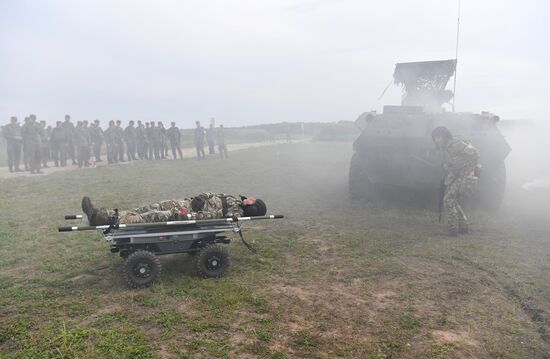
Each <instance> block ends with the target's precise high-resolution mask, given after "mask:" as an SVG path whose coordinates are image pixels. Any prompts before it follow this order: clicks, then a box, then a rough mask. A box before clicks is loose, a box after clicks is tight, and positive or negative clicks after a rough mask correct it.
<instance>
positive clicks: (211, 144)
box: [206, 123, 216, 155]
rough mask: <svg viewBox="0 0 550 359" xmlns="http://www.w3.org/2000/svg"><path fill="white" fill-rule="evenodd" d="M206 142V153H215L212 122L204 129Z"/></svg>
mask: <svg viewBox="0 0 550 359" xmlns="http://www.w3.org/2000/svg"><path fill="white" fill-rule="evenodd" d="M206 142H208V154H209V155H215V154H216V133H215V129H214V124H212V123H211V124H210V127H209V128H208V130H206Z"/></svg>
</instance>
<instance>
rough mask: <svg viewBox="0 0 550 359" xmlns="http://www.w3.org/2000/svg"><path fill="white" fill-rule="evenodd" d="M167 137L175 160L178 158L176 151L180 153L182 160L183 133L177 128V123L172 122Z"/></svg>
mask: <svg viewBox="0 0 550 359" xmlns="http://www.w3.org/2000/svg"><path fill="white" fill-rule="evenodd" d="M166 136H167V137H168V140H169V141H170V147H171V148H172V156H174V159H176V158H178V156H176V150H177V151H178V152H177V153H179V155H180V158H183V155H182V153H181V132H180V129H179V128H177V127H176V123H175V122H172V124H171V127H170V128H169V129H168V131H167V132H166Z"/></svg>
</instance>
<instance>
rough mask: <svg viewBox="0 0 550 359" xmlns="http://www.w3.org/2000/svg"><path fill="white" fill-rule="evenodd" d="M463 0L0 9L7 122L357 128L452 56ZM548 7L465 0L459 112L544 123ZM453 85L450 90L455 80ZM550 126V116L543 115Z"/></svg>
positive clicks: (11, 3) (2, 114) (108, 0)
mask: <svg viewBox="0 0 550 359" xmlns="http://www.w3.org/2000/svg"><path fill="white" fill-rule="evenodd" d="M457 8H458V1H455V0H453V1H451V0H385V1H368V0H340V1H338V0H303V1H290V0H278V1H266V0H262V1H258V0H250V1H229V0H227V1H221V0H220V1H207V0H201V1H176V0H174V1H169V0H165V1H159V0H157V1H152V0H151V1H136V0H128V1H114V0H89V1H87V0H86V1H84V0H82V1H79V0H71V1H69V0H51V1H50V0H43V1H39V0H35V1H24V0H0V122H2V123H5V122H7V121H8V120H9V116H12V115H16V116H18V117H19V118H20V120H22V118H23V117H24V116H25V115H27V114H29V113H36V114H37V115H38V118H39V119H43V120H46V121H47V122H48V123H53V122H54V121H55V120H59V119H62V117H63V115H64V114H65V113H69V114H71V115H72V117H73V119H74V120H81V119H87V120H93V119H96V118H98V119H100V120H102V122H103V124H104V125H105V124H106V121H108V120H111V119H115V120H116V119H120V120H122V121H123V122H124V123H125V122H126V121H127V120H130V119H134V120H162V121H166V122H169V121H172V120H175V121H176V122H178V124H179V125H180V126H183V127H191V126H192V125H193V122H194V121H195V120H202V121H205V122H206V121H208V119H209V118H210V117H215V118H216V119H217V121H218V122H222V123H225V124H226V125H229V126H235V125H247V124H256V123H269V122H280V121H339V120H354V119H355V118H356V117H357V116H358V115H359V114H360V113H361V112H364V111H368V110H371V109H377V110H378V111H381V109H382V106H383V105H384V104H398V103H399V101H400V96H401V90H400V89H399V88H397V87H392V88H390V89H389V90H388V92H387V93H386V95H385V96H384V97H383V98H382V99H381V100H379V99H378V98H379V96H380V94H381V93H382V91H383V90H384V88H385V87H386V85H387V84H388V83H389V82H390V81H391V80H392V74H393V70H394V64H395V63H396V62H405V61H422V60H438V59H450V58H454V54H455V44H456V43H455V38H456V17H457ZM549 13H550V2H549V1H546V0H539V1H536V0H523V1H519V0H477V1H474V0H462V9H461V29H460V48H459V59H458V77H457V98H456V109H457V110H458V111H474V112H479V111H482V110H487V111H491V112H494V113H497V114H499V115H500V116H501V117H502V118H504V119H545V118H544V117H547V116H545V114H546V113H548V112H549V110H548V106H547V103H548V96H549V94H550V71H549V70H548V68H547V66H548V65H549V64H550V46H549V45H548V36H549V35H550V25H549V22H548V21H547V17H548V14H549ZM448 88H452V81H451V82H450V84H449V86H448ZM549 121H550V120H549Z"/></svg>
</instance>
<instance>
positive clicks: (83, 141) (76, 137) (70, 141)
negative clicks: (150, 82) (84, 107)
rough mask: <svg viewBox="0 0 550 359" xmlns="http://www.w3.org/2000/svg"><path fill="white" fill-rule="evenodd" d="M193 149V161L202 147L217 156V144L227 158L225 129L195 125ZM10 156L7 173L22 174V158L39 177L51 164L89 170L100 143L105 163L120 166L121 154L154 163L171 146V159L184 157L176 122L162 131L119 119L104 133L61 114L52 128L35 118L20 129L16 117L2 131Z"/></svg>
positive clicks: (151, 124) (154, 124)
mask: <svg viewBox="0 0 550 359" xmlns="http://www.w3.org/2000/svg"><path fill="white" fill-rule="evenodd" d="M196 125H197V127H196V129H195V146H196V149H197V159H199V160H201V159H204V158H205V157H206V156H205V152H204V146H205V143H207V144H208V146H209V153H210V154H215V145H216V144H217V145H218V150H219V153H220V156H221V157H222V158H224V157H225V158H227V148H226V145H225V134H224V129H223V125H220V126H219V127H218V128H217V129H215V128H214V125H210V128H209V129H208V130H205V129H204V128H203V127H202V126H201V125H200V122H199V121H197V122H196ZM2 134H3V136H4V137H5V139H6V144H7V152H8V166H9V170H10V172H22V171H23V169H21V168H20V164H21V154H22V155H23V156H22V157H23V164H24V170H25V171H30V172H31V173H33V174H34V173H42V172H41V169H42V168H48V161H50V160H52V161H53V162H54V165H55V166H56V167H59V166H61V167H65V166H67V160H69V159H70V160H71V161H72V164H73V165H78V167H88V166H90V165H91V162H92V158H93V159H95V161H96V162H101V161H102V159H101V155H102V148H103V144H105V146H106V154H107V161H108V163H118V162H124V154H125V153H126V158H127V160H128V161H133V160H137V159H140V160H153V159H156V160H158V159H166V158H168V151H169V148H170V149H171V151H172V158H173V159H177V155H179V157H180V158H183V154H182V151H181V132H180V130H179V128H178V127H176V123H175V122H172V123H171V127H169V128H168V129H166V128H165V127H164V124H163V123H162V122H161V121H158V122H155V121H151V122H145V124H143V123H142V121H137V126H136V125H135V122H134V121H130V122H129V123H128V126H127V127H126V128H122V127H121V121H120V120H119V121H116V122H115V121H109V127H108V128H107V129H105V130H103V129H102V128H101V126H100V121H99V120H95V121H94V122H92V123H88V121H78V122H77V123H76V126H75V125H74V124H73V123H72V122H71V117H70V116H69V115H65V121H64V122H62V121H57V122H56V126H55V127H53V128H52V127H51V126H46V122H45V121H40V122H38V121H37V119H36V115H30V116H28V117H25V121H24V124H23V125H22V126H21V125H20V124H19V122H18V120H17V117H11V119H10V123H9V124H7V125H5V126H3V127H2Z"/></svg>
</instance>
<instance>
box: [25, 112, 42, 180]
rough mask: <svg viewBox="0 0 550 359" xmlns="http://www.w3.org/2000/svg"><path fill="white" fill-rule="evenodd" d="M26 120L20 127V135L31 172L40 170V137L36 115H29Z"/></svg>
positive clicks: (34, 172) (36, 172)
mask: <svg viewBox="0 0 550 359" xmlns="http://www.w3.org/2000/svg"><path fill="white" fill-rule="evenodd" d="M28 118H29V120H28V121H25V124H24V125H23V127H22V128H21V135H22V137H23V143H24V145H25V152H26V154H27V158H28V161H29V169H30V171H31V173H32V174H38V173H42V171H40V163H41V154H42V152H41V151H42V139H41V137H40V124H39V123H37V122H36V115H30V116H29V117H28Z"/></svg>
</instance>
